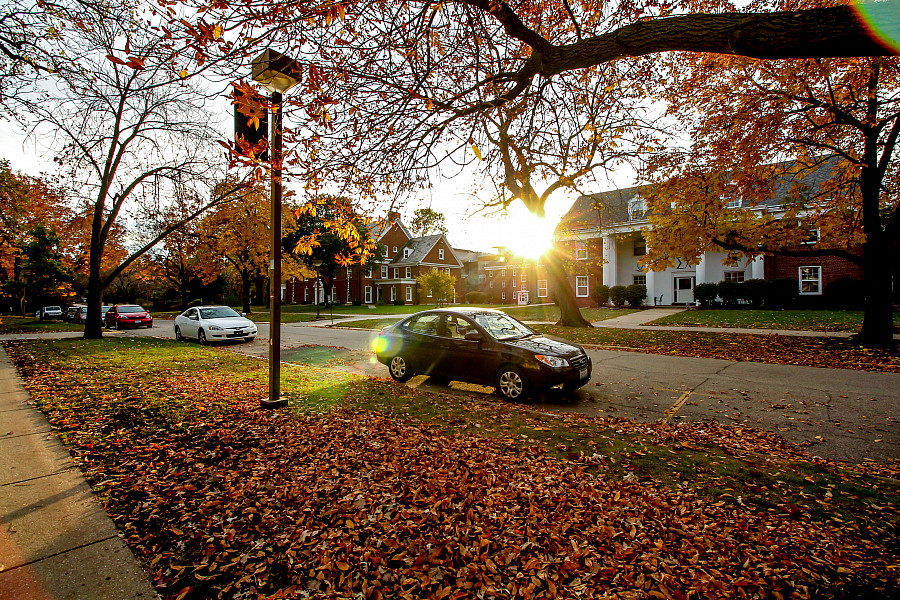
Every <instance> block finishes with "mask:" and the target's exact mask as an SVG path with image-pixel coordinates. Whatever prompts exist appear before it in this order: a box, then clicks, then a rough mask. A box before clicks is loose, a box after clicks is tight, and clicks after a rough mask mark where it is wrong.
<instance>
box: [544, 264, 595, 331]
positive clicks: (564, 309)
mask: <svg viewBox="0 0 900 600" xmlns="http://www.w3.org/2000/svg"><path fill="white" fill-rule="evenodd" d="M544 260H545V262H546V265H547V273H548V275H549V276H550V281H551V282H552V285H553V291H554V292H555V293H556V303H557V305H559V321H557V322H556V324H557V325H561V326H563V327H593V325H591V324H590V322H589V321H588V320H587V319H585V318H584V317H582V316H581V310H579V308H578V304H577V303H576V302H575V292H573V291H572V286H571V285H569V278H568V277H566V269H565V267H563V264H562V260H560V257H559V256H558V255H557V254H556V252H554V251H552V250H551V251H550V252H548V253H547V254H545V255H544Z"/></svg>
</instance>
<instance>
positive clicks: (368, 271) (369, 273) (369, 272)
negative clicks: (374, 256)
mask: <svg viewBox="0 0 900 600" xmlns="http://www.w3.org/2000/svg"><path fill="white" fill-rule="evenodd" d="M365 276H366V277H368V278H369V279H372V269H371V268H369V269H366V274H365Z"/></svg>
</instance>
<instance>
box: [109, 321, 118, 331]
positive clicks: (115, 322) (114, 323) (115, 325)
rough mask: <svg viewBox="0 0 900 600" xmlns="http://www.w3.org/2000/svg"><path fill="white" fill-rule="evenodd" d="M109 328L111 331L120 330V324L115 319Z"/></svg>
mask: <svg viewBox="0 0 900 600" xmlns="http://www.w3.org/2000/svg"><path fill="white" fill-rule="evenodd" d="M109 328H110V329H118V328H119V322H118V321H116V320H115V319H113V322H112V323H110V325H109Z"/></svg>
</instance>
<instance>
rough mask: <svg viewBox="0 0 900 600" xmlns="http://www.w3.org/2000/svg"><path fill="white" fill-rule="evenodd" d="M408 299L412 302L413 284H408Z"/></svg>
mask: <svg viewBox="0 0 900 600" xmlns="http://www.w3.org/2000/svg"><path fill="white" fill-rule="evenodd" d="M406 301H407V302H412V286H411V285H408V286H406Z"/></svg>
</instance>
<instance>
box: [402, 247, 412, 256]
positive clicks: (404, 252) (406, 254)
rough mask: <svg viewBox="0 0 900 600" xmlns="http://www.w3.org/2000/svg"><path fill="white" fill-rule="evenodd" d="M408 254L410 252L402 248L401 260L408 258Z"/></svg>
mask: <svg viewBox="0 0 900 600" xmlns="http://www.w3.org/2000/svg"><path fill="white" fill-rule="evenodd" d="M410 252H411V250H410V249H409V248H404V249H403V258H409V253H410Z"/></svg>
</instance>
